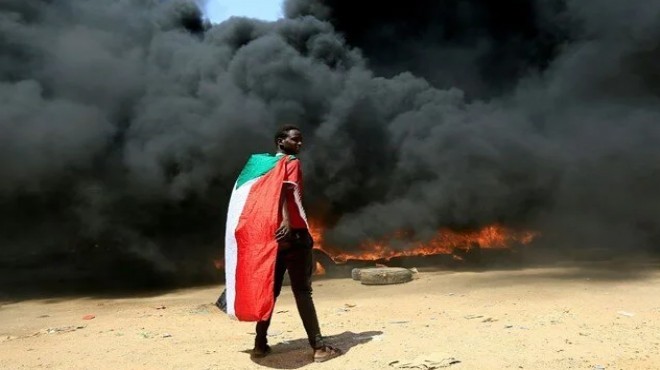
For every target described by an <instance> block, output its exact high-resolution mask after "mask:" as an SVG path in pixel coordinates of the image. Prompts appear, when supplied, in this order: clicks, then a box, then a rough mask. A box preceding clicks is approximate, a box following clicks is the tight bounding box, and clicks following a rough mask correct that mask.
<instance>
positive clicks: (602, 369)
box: [593, 365, 606, 370]
mask: <svg viewBox="0 0 660 370" xmlns="http://www.w3.org/2000/svg"><path fill="white" fill-rule="evenodd" d="M593 369H594V370H605V369H606V368H605V366H604V365H594V367H593Z"/></svg>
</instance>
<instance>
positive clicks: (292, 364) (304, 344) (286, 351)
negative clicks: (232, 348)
mask: <svg viewBox="0 0 660 370" xmlns="http://www.w3.org/2000/svg"><path fill="white" fill-rule="evenodd" d="M381 334H383V332H382V331H365V332H362V333H353V332H350V331H345V332H343V333H341V334H338V335H332V336H327V337H324V340H325V342H326V344H329V345H331V346H333V347H337V348H339V349H341V350H342V352H343V354H342V356H343V355H345V354H347V353H348V352H349V351H350V350H351V348H353V347H355V346H357V345H359V344H365V343H367V342H369V341H371V340H372V339H373V337H375V336H377V335H381ZM272 350H273V351H272V352H271V353H270V354H269V355H268V356H266V357H262V358H256V357H252V356H250V358H251V359H252V361H253V362H254V363H256V364H258V365H261V366H266V367H270V368H273V369H298V368H301V367H303V366H305V365H309V364H311V363H313V362H314V359H313V353H312V349H311V348H310V346H309V342H308V341H307V338H303V339H296V340H293V341H288V342H282V343H277V344H275V345H273V346H272ZM243 352H245V353H251V352H252V351H251V350H246V351H243ZM329 361H333V360H329Z"/></svg>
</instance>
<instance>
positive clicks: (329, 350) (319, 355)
mask: <svg viewBox="0 0 660 370" xmlns="http://www.w3.org/2000/svg"><path fill="white" fill-rule="evenodd" d="M341 355H342V351H341V350H340V349H339V348H335V347H331V346H328V345H325V346H323V347H321V348H319V349H316V350H314V362H326V361H328V360H331V359H333V358H335V357H339V356H341Z"/></svg>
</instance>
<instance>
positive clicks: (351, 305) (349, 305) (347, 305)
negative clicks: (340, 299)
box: [344, 303, 357, 308]
mask: <svg viewBox="0 0 660 370" xmlns="http://www.w3.org/2000/svg"><path fill="white" fill-rule="evenodd" d="M344 306H346V307H347V308H353V307H355V306H357V305H356V304H351V303H345V304H344Z"/></svg>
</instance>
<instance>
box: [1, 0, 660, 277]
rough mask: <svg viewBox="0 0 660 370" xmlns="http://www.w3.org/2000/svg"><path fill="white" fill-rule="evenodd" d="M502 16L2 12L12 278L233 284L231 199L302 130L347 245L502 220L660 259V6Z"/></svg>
mask: <svg viewBox="0 0 660 370" xmlns="http://www.w3.org/2000/svg"><path fill="white" fill-rule="evenodd" d="M496 3H497V2H492V1H486V0H470V1H457V0H453V1H431V0H425V1H418V2H414V4H415V5H411V4H404V3H401V2H397V4H398V5H396V6H395V5H388V3H387V2H385V3H382V2H381V3H379V5H378V6H367V5H366V4H365V5H362V7H358V6H357V5H355V4H356V3H355V2H352V4H353V5H349V2H348V1H342V0H327V1H321V0H289V1H287V2H286V3H285V4H284V8H285V12H286V14H287V18H286V19H282V20H279V21H277V22H263V21H258V20H252V19H243V18H233V19H230V20H228V21H225V22H223V23H222V24H218V25H211V24H210V23H208V22H207V21H205V20H203V16H202V13H201V11H200V10H199V8H198V5H196V4H195V2H194V1H184V0H172V1H165V2H163V1H157V0H123V1H114V2H109V1H100V0H99V1H84V0H62V1H48V0H42V1H37V0H32V1H26V0H4V1H2V2H1V3H0V50H1V54H0V174H1V176H0V245H1V248H2V249H1V251H0V260H2V264H3V265H4V266H5V267H7V266H17V265H20V266H46V267H52V268H57V267H58V266H64V265H66V266H69V265H70V264H72V265H74V266H77V267H78V268H82V269H87V270H89V271H92V272H93V273H94V274H98V275H104V276H106V275H107V276H138V277H141V278H144V276H145V275H149V274H150V273H153V272H155V273H156V275H159V276H163V275H164V276H174V277H175V279H177V281H200V280H208V279H215V278H217V275H218V274H217V272H215V271H214V269H213V266H212V264H211V262H210V261H211V260H212V259H213V258H217V257H219V256H220V254H221V250H222V240H223V233H224V221H225V220H224V217H225V211H226V208H225V207H226V203H227V200H228V197H229V194H230V191H231V186H232V184H233V182H234V180H235V177H236V176H237V173H238V171H239V170H240V168H241V167H242V166H243V164H244V162H245V160H246V158H247V156H248V155H249V154H250V153H253V152H264V151H268V150H270V149H271V145H272V144H271V137H272V133H273V131H274V130H275V129H276V128H277V127H278V126H279V125H280V124H281V123H285V122H294V123H298V124H299V125H300V126H301V127H302V128H303V130H304V132H305V135H306V146H307V148H306V151H305V153H304V155H303V159H304V160H303V163H304V165H305V170H306V174H305V175H306V185H307V186H306V189H307V205H308V208H309V213H311V214H312V215H314V216H315V217H316V218H318V219H323V220H325V221H326V222H328V223H330V224H331V225H333V226H332V229H331V230H330V233H329V235H328V238H329V239H330V240H332V241H334V242H335V243H336V244H338V245H343V246H345V247H346V248H350V247H351V246H352V245H355V244H356V243H357V242H359V241H361V240H364V239H365V238H378V237H382V236H384V235H388V234H389V233H391V232H392V231H394V230H399V229H406V230H410V231H411V232H414V233H415V235H417V237H419V238H424V237H426V236H428V235H431V234H432V233H433V232H435V230H437V228H438V227H440V226H451V227H454V228H459V229H462V228H474V227H479V226H483V225H486V224H491V223H495V222H499V223H504V224H506V225H510V226H513V227H522V228H528V229H534V230H537V231H540V232H541V233H542V234H543V238H542V239H541V240H540V241H539V243H540V244H544V245H546V246H551V247H553V248H569V249H570V248H585V247H586V248H591V247H608V248H616V249H619V250H623V251H628V250H657V249H658V248H657V245H658V241H659V240H660V238H659V236H660V218H659V217H658V215H659V214H660V191H658V189H660V162H659V160H660V145H659V143H660V101H659V97H660V64H658V60H660V1H657V0H652V1H648V0H630V1H626V2H623V1H614V0H606V1H603V0H600V1H596V0H565V1H560V0H517V1H513V2H507V5H503V4H499V3H497V4H496ZM63 261H66V263H65V262H63ZM72 261H73V262H72ZM5 267H3V269H4V268H5ZM7 271H9V270H7ZM63 273H64V272H63ZM108 274H109V275H108Z"/></svg>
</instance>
